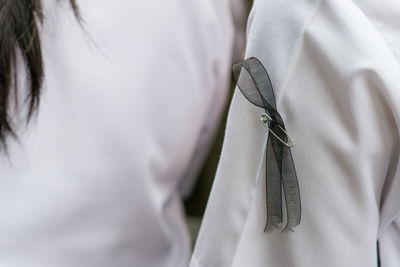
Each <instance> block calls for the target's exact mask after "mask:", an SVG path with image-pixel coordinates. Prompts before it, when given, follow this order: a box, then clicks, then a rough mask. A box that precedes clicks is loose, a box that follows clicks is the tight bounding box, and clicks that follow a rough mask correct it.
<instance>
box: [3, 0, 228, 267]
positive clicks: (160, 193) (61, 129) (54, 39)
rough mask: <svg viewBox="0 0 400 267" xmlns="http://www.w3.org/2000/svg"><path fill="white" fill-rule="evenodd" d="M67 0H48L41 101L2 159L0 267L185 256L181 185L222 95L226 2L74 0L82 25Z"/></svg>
mask: <svg viewBox="0 0 400 267" xmlns="http://www.w3.org/2000/svg"><path fill="white" fill-rule="evenodd" d="M68 2H69V1H67V0H65V1H54V0H46V1H44V9H45V17H46V18H45V22H44V25H43V29H42V32H41V36H42V43H43V53H44V62H45V66H46V79H45V82H44V84H45V85H44V91H43V96H42V100H41V105H40V110H39V113H38V117H37V118H35V120H34V122H32V123H31V124H30V125H29V127H27V128H26V129H21V131H20V138H21V139H20V143H21V144H16V143H11V144H10V151H9V152H10V153H9V154H10V155H9V157H8V158H7V157H6V156H5V155H3V156H2V157H1V161H0V218H1V219H0V266H1V267H64V266H65V267H71V266H74V267H89V266H93V267H102V266H104V267H106V266H107V267H110V266H115V267H124V266H125V267H128V266H129V267H132V266H135V267H159V266H160V267H161V266H162V267H165V266H167V267H184V266H187V264H188V261H189V257H190V247H191V242H190V240H189V234H188V233H187V230H186V225H185V223H184V221H185V220H184V214H183V211H182V204H181V193H184V192H186V191H187V190H188V189H189V188H190V185H191V184H192V183H193V178H194V177H195V174H196V171H197V169H198V167H199V166H200V163H201V161H202V158H203V157H204V154H205V151H206V150H207V147H208V142H209V139H210V137H211V136H212V133H213V131H214V128H215V124H216V123H217V120H218V117H219V114H220V112H221V108H222V107H223V104H224V102H225V96H226V88H227V85H228V82H229V71H230V58H231V53H232V48H231V46H232V44H231V43H232V38H233V37H232V36H233V29H232V28H233V26H232V25H231V24H232V22H231V15H230V5H229V3H228V2H227V1H225V0H218V1H217V0H202V1H187V0H170V1H158V0H155V1H125V0H116V1H106V0H85V1H77V2H78V6H79V8H80V11H81V14H82V17H83V19H84V22H83V26H84V29H82V28H81V27H80V26H79V25H78V23H77V21H76V19H75V18H74V16H73V14H72V11H71V9H70V7H69V3H68ZM21 70H22V69H21ZM22 126H23V124H21V127H22Z"/></svg>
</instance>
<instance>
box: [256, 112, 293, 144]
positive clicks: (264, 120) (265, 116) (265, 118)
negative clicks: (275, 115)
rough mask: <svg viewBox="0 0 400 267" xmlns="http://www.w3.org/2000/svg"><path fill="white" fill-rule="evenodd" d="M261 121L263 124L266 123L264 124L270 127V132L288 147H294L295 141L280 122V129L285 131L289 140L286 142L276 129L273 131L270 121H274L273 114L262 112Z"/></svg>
mask: <svg viewBox="0 0 400 267" xmlns="http://www.w3.org/2000/svg"><path fill="white" fill-rule="evenodd" d="M260 121H261V123H262V124H264V126H265V127H266V128H267V129H268V131H270V133H272V134H273V135H274V136H275V137H276V139H278V140H279V141H280V142H282V143H283V144H284V145H285V146H287V147H292V146H293V145H294V141H293V139H292V138H291V137H290V135H289V134H288V133H287V132H286V131H285V129H283V128H282V127H281V126H280V125H279V124H278V125H277V126H278V128H279V129H281V131H282V132H284V133H285V134H286V136H287V138H288V142H285V141H284V140H282V139H281V138H280V137H279V136H278V135H277V134H276V133H275V132H274V131H272V130H271V129H270V128H269V122H270V121H273V119H272V118H271V116H269V115H268V114H267V113H262V114H261V116H260Z"/></svg>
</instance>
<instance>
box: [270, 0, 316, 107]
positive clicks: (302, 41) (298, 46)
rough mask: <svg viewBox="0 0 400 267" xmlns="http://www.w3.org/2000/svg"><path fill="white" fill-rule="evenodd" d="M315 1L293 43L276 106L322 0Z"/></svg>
mask: <svg viewBox="0 0 400 267" xmlns="http://www.w3.org/2000/svg"><path fill="white" fill-rule="evenodd" d="M317 1H318V2H317V4H316V7H315V8H314V11H313V12H312V14H311V16H310V18H309V19H308V21H307V23H306V25H305V26H304V28H303V30H302V31H301V37H300V38H299V39H298V40H297V42H296V45H295V50H296V51H295V52H294V53H293V60H292V62H291V63H290V65H289V67H288V71H287V73H286V76H285V78H284V80H283V83H282V85H281V87H280V88H279V89H278V92H279V99H277V101H276V106H277V107H278V106H279V102H280V101H279V100H280V99H281V96H282V95H283V93H284V91H285V89H286V87H287V83H288V80H289V77H290V75H291V74H292V72H293V69H294V66H295V65H296V63H297V62H298V59H299V55H300V50H301V47H302V44H303V43H304V35H305V32H306V30H307V29H308V27H309V26H310V24H311V22H312V20H313V19H314V17H315V16H316V14H317V13H318V11H319V9H320V8H321V3H322V0H317ZM277 97H278V96H277Z"/></svg>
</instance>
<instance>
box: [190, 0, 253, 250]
mask: <svg viewBox="0 0 400 267" xmlns="http://www.w3.org/2000/svg"><path fill="white" fill-rule="evenodd" d="M252 5H253V0H232V12H233V23H234V25H235V41H234V47H233V55H232V59H233V60H232V61H233V62H232V64H233V63H235V62H238V61H240V60H242V59H243V57H244V54H245V46H246V42H245V41H246V24H247V18H248V15H249V12H250V9H251V7H252ZM234 89H235V85H234V81H233V79H232V77H231V84H230V89H229V97H228V99H227V102H226V103H225V111H224V113H223V116H222V119H221V122H220V124H219V125H220V127H219V129H218V132H217V134H216V136H215V138H214V141H213V145H212V147H211V149H210V151H209V154H208V156H207V159H206V161H205V163H204V165H203V167H202V169H201V171H200V173H199V177H198V179H197V183H196V185H195V186H194V188H193V191H192V193H191V195H190V196H189V197H188V198H187V199H186V200H185V210H186V215H187V221H188V225H189V230H190V232H191V235H192V240H193V243H194V242H195V240H196V236H197V233H198V231H199V229H200V225H201V220H202V217H203V214H204V211H205V208H206V205H207V200H208V196H209V193H210V191H211V187H212V183H213V180H214V176H215V172H216V170H217V166H218V162H219V156H220V154H221V149H222V143H223V138H224V131H225V124H226V117H227V115H228V109H229V104H230V101H231V98H232V95H233V91H234Z"/></svg>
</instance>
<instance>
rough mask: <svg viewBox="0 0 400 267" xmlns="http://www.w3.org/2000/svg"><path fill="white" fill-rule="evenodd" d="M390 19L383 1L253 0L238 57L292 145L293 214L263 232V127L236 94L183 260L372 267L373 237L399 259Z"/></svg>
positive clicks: (399, 10) (396, 13) (398, 38)
mask: <svg viewBox="0 0 400 267" xmlns="http://www.w3.org/2000/svg"><path fill="white" fill-rule="evenodd" d="M399 18H400V4H399V3H398V2H397V1H395V0H387V1H362V0H360V1H354V2H353V1H350V0H340V1H337V0H298V1H289V0H278V1H273V0H259V1H256V2H255V4H254V7H253V10H252V12H251V15H250V19H249V22H248V39H247V45H248V47H247V55H246V57H251V56H254V57H257V58H258V59H260V60H261V62H262V63H263V64H264V65H265V67H266V68H267V70H268V72H269V74H270V76H271V79H272V83H273V86H274V91H275V97H276V101H277V108H278V111H279V112H280V114H281V115H282V117H283V119H284V121H285V125H286V128H287V131H288V133H289V134H290V135H291V136H292V138H293V139H294V141H295V145H294V147H292V154H293V159H294V163H295V166H296V170H297V175H298V179H299V185H300V190H301V198H302V221H301V224H300V225H299V226H298V227H297V228H296V229H295V232H293V233H289V234H283V233H281V232H280V231H275V232H273V233H272V234H266V233H263V229H264V225H265V222H266V212H265V180H264V179H265V165H264V164H265V162H264V161H265V158H264V155H265V144H266V139H267V131H266V129H265V128H264V127H263V126H262V125H261V123H260V122H259V116H260V114H261V112H262V110H261V109H259V108H256V107H255V106H253V105H252V104H251V103H249V102H248V101H247V100H246V99H245V98H244V97H243V96H242V94H241V93H240V91H238V90H236V93H235V95H234V98H233V101H232V104H231V109H230V113H229V116H228V122H227V129H226V136H225V141H224V146H223V151H222V155H221V159H220V163H219V167H218V171H217V175H216V179H215V182H214V185H213V189H212V193H211V196H210V199H209V203H208V206H207V210H206V214H205V217H204V220H203V223H202V227H201V230H200V233H199V237H198V240H197V243H196V246H195V251H194V254H193V256H192V260H191V264H190V266H191V267H226V266H234V267H239V266H240V267H248V266H251V267H268V266H271V267H277V266H279V267H280V266H282V267H321V266H324V267H337V266H341V267H355V266H363V267H375V266H377V248H376V243H377V241H378V240H379V245H380V252H381V263H382V265H381V266H383V267H398V266H400V230H399V216H400V164H399V163H400V162H399V152H400V149H399V147H400V142H399V139H400V135H399V129H400V65H399V61H398V60H399V57H400V30H399V29H400V28H399V26H400V19H399ZM396 218H397V219H396Z"/></svg>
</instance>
